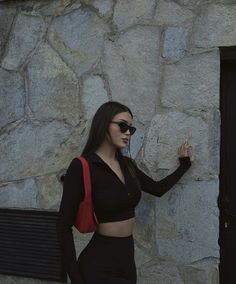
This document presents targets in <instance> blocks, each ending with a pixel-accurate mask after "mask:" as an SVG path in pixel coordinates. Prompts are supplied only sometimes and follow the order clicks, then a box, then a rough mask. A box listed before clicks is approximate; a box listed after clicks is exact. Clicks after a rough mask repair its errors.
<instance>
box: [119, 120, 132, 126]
mask: <svg viewBox="0 0 236 284" xmlns="http://www.w3.org/2000/svg"><path fill="white" fill-rule="evenodd" d="M119 120H120V121H123V122H125V123H127V124H128V125H132V123H130V124H129V123H128V121H127V120H125V119H122V118H119Z"/></svg>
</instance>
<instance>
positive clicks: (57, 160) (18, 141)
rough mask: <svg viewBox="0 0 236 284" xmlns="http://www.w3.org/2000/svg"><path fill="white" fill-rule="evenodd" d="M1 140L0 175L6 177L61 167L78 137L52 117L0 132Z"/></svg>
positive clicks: (68, 157) (67, 126)
mask: <svg viewBox="0 0 236 284" xmlns="http://www.w3.org/2000/svg"><path fill="white" fill-rule="evenodd" d="M26 138H27V139H26ZM1 141H2V142H1V144H0V153H1V155H0V164H1V168H0V177H1V180H2V181H10V180H15V179H20V178H26V177H31V176H39V175H43V174H49V173H51V172H55V171H58V170H61V168H62V167H63V166H64V165H66V164H68V161H69V160H70V159H71V158H72V156H73V155H74V153H75V152H76V149H77V145H78V143H79V138H78V134H77V133H76V132H74V133H73V129H72V128H71V127H70V126H69V125H67V124H65V123H59V122H56V121H53V122H48V123H41V124H39V123H32V124H26V123H23V124H21V125H19V126H18V127H16V128H15V129H13V130H12V131H11V132H10V133H4V134H2V135H1ZM29 165H30V166H29Z"/></svg>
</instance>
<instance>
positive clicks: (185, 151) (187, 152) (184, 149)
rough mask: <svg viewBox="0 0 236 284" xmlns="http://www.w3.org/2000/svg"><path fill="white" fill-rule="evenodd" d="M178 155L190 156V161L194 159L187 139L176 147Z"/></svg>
mask: <svg viewBox="0 0 236 284" xmlns="http://www.w3.org/2000/svg"><path fill="white" fill-rule="evenodd" d="M178 155H179V157H190V161H191V162H193V161H194V160H195V156H194V154H193V151H192V146H191V145H189V143H188V142H187V141H185V142H184V143H183V144H181V145H180V147H179V148H178Z"/></svg>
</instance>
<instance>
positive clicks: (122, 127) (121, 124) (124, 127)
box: [111, 121, 136, 135]
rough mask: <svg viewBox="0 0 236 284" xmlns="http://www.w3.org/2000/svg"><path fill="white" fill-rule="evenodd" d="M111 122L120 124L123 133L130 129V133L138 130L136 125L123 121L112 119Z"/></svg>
mask: <svg viewBox="0 0 236 284" xmlns="http://www.w3.org/2000/svg"><path fill="white" fill-rule="evenodd" d="M111 123H115V124H117V125H119V127H120V132H121V133H125V132H126V131H127V130H128V129H129V132H130V135H133V134H134V132H135V131H136V128H135V127H134V126H130V125H128V124H127V123H125V122H123V121H111Z"/></svg>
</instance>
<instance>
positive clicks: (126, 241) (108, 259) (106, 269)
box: [78, 232, 137, 284]
mask: <svg viewBox="0 0 236 284" xmlns="http://www.w3.org/2000/svg"><path fill="white" fill-rule="evenodd" d="M78 269H79V272H80V276H81V282H82V283H83V284H136V279H137V275H136V266H135V260H134V240H133V236H132V235H130V236H128V237H110V236H104V235H100V234H98V233H96V232H95V233H94V234H93V236H92V238H91V240H90V241H89V243H88V245H87V246H86V247H85V249H84V250H83V251H82V252H81V254H80V256H79V258H78ZM82 283H81V284H82Z"/></svg>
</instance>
